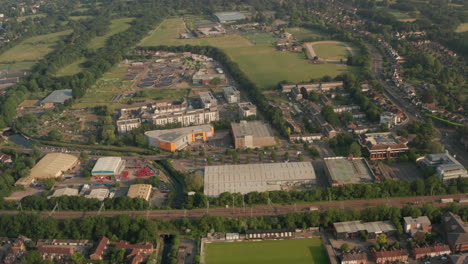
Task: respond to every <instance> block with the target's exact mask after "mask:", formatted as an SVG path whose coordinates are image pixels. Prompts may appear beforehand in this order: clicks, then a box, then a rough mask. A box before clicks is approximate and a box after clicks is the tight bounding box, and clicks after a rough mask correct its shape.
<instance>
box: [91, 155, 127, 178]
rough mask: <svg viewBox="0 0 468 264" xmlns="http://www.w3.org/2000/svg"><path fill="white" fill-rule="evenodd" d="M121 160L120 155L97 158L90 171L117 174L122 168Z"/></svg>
mask: <svg viewBox="0 0 468 264" xmlns="http://www.w3.org/2000/svg"><path fill="white" fill-rule="evenodd" d="M123 162H124V161H123V160H122V158H120V157H104V158H99V159H98V160H97V162H96V164H95V165H94V167H93V170H92V171H91V173H92V174H93V175H94V174H118V173H120V172H121V170H122V165H123Z"/></svg>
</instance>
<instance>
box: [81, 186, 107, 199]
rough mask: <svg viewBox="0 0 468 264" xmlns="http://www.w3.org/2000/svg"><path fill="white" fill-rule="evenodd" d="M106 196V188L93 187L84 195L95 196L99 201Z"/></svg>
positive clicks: (87, 196)
mask: <svg viewBox="0 0 468 264" xmlns="http://www.w3.org/2000/svg"><path fill="white" fill-rule="evenodd" d="M108 196H109V190H108V189H93V190H91V192H90V193H89V194H88V195H86V198H96V199H98V200H99V201H103V200H104V199H106V198H107V197H108Z"/></svg>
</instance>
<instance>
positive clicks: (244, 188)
mask: <svg viewBox="0 0 468 264" xmlns="http://www.w3.org/2000/svg"><path fill="white" fill-rule="evenodd" d="M315 180H316V176H315V171H314V167H313V166H312V163H310V162H290V163H264V164H242V165H220V166H206V167H205V177H204V181H205V188H204V193H205V194H206V195H209V196H216V195H219V194H221V193H223V192H231V193H237V192H240V193H243V194H246V193H249V192H254V191H256V192H265V191H275V190H281V185H282V184H288V183H291V182H296V181H304V182H310V183H315Z"/></svg>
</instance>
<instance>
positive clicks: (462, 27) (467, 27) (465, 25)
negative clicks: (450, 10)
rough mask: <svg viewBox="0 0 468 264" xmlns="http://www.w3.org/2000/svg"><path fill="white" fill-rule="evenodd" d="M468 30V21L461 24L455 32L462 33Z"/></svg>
mask: <svg viewBox="0 0 468 264" xmlns="http://www.w3.org/2000/svg"><path fill="white" fill-rule="evenodd" d="M466 31H468V23H463V24H460V25H459V26H458V27H457V29H456V30H455V32H457V33H462V32H466Z"/></svg>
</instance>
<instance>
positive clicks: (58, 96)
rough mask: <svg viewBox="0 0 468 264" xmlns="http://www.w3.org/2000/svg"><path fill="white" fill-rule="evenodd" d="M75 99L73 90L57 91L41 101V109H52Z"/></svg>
mask: <svg viewBox="0 0 468 264" xmlns="http://www.w3.org/2000/svg"><path fill="white" fill-rule="evenodd" d="M72 98H73V95H72V90H71V89H64V90H55V91H53V92H52V93H50V94H49V95H48V96H47V97H46V98H44V99H43V100H42V101H41V107H43V108H52V107H54V106H56V105H58V104H64V103H65V101H67V100H70V99H72Z"/></svg>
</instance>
